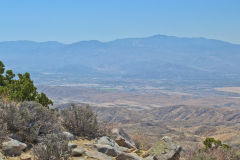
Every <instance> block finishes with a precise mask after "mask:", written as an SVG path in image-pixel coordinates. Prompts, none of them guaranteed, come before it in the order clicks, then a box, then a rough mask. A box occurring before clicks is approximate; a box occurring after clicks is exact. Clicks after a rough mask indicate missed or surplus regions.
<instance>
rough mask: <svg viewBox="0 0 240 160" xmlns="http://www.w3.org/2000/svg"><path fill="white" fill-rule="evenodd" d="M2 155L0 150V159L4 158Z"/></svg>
mask: <svg viewBox="0 0 240 160" xmlns="http://www.w3.org/2000/svg"><path fill="white" fill-rule="evenodd" d="M4 158H5V157H4V155H3V154H2V153H1V152H0V160H4Z"/></svg>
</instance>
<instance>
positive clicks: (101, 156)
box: [86, 150, 112, 160]
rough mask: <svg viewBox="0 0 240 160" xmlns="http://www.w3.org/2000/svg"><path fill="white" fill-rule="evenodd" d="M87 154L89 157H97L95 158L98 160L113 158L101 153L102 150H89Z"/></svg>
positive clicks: (110, 159)
mask: <svg viewBox="0 0 240 160" xmlns="http://www.w3.org/2000/svg"><path fill="white" fill-rule="evenodd" d="M86 155H87V156H88V157H89V158H95V159H98V160H112V158H111V157H109V156H107V155H105V154H103V153H101V152H98V151H94V150H93V151H87V152H86Z"/></svg>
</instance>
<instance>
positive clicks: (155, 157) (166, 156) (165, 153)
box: [146, 136, 182, 160]
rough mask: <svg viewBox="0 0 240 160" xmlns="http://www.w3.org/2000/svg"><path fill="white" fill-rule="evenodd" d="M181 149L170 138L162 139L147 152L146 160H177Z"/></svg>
mask: <svg viewBox="0 0 240 160" xmlns="http://www.w3.org/2000/svg"><path fill="white" fill-rule="evenodd" d="M181 150H182V147H180V146H178V145H177V144H176V143H174V142H173V140H172V139H171V138H170V137H167V136H165V137H163V138H162V140H161V141H159V142H158V143H156V144H155V145H154V146H153V147H152V148H151V149H150V151H149V152H148V154H149V157H147V158H146V160H179V159H180V152H181Z"/></svg>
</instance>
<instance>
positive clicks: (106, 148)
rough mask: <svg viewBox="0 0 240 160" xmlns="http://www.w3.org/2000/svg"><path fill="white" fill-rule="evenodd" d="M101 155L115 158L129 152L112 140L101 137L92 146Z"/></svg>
mask: <svg viewBox="0 0 240 160" xmlns="http://www.w3.org/2000/svg"><path fill="white" fill-rule="evenodd" d="M93 146H94V147H95V148H97V150H98V151H99V152H101V153H104V154H107V155H109V156H112V157H116V156H117V155H119V154H120V153H121V152H127V153H129V152H130V150H129V149H128V148H125V147H121V146H119V145H118V144H117V143H116V142H115V141H114V140H112V139H110V138H109V137H107V136H103V137H101V138H99V139H97V140H96V141H95V144H94V145H93Z"/></svg>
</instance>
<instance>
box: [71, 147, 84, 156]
mask: <svg viewBox="0 0 240 160" xmlns="http://www.w3.org/2000/svg"><path fill="white" fill-rule="evenodd" d="M84 153H85V149H84V148H82V147H77V148H74V149H73V150H72V156H76V157H78V156H82V155H83V154H84Z"/></svg>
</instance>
